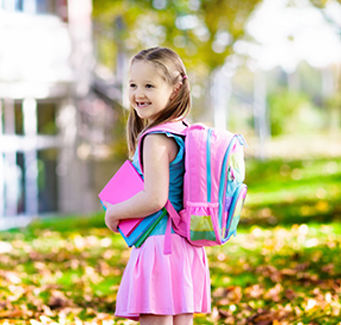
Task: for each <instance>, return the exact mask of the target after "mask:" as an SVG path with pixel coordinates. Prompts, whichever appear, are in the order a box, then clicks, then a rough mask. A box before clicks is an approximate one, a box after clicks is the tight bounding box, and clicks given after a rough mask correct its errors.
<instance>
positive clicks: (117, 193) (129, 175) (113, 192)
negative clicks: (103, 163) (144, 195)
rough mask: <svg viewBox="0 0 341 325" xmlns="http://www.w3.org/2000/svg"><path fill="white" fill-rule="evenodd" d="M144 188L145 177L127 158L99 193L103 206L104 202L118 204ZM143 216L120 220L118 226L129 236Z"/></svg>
mask: <svg viewBox="0 0 341 325" xmlns="http://www.w3.org/2000/svg"><path fill="white" fill-rule="evenodd" d="M143 188H144V185H143V179H142V178H141V176H140V174H139V173H138V172H137V170H136V169H135V167H134V166H133V164H132V163H131V161H130V160H126V161H125V162H124V164H123V165H122V166H121V167H120V168H119V170H118V171H117V172H116V173H115V175H114V176H113V177H112V178H111V179H110V180H109V182H108V183H107V184H106V185H105V186H104V188H103V189H102V191H101V192H100V193H99V194H98V197H99V199H100V201H101V204H102V206H103V208H104V209H105V210H106V207H105V205H104V202H108V203H111V204H117V203H120V202H123V201H125V200H128V199H130V198H131V197H133V196H134V195H136V194H137V193H139V192H140V191H142V190H143ZM141 221H142V218H134V219H126V220H122V221H120V223H119V225H118V227H119V230H120V232H121V231H122V233H123V234H124V236H129V235H130V234H131V232H132V231H133V230H134V229H136V227H137V226H138V224H139V223H140V222H141Z"/></svg>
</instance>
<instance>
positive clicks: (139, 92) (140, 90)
mask: <svg viewBox="0 0 341 325" xmlns="http://www.w3.org/2000/svg"><path fill="white" fill-rule="evenodd" d="M135 97H136V98H144V97H145V94H144V90H143V88H142V87H138V88H137V89H136V91H135Z"/></svg>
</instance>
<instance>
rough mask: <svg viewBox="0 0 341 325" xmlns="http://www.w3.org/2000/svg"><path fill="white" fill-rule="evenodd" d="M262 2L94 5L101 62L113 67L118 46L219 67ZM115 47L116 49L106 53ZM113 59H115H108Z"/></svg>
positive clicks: (201, 67)
mask: <svg viewBox="0 0 341 325" xmlns="http://www.w3.org/2000/svg"><path fill="white" fill-rule="evenodd" d="M259 2H260V0H247V1H236V0H214V1H206V0H198V1H190V0H187V1H177V0H170V1H155V0H154V1H152V0H145V1H136V0H128V1H123V0H120V1H118V0H117V1H109V0H98V1H94V4H93V7H94V9H93V13H94V18H95V26H96V28H95V31H96V34H95V37H96V39H97V40H98V43H99V45H100V48H99V50H100V53H99V55H100V59H101V61H102V63H104V64H107V65H109V66H110V67H112V63H113V62H114V59H115V55H117V51H118V49H119V48H121V50H122V49H124V50H125V51H129V52H133V53H135V52H136V51H138V50H140V49H142V48H145V47H150V46H155V45H160V46H168V47H171V48H173V49H174V50H176V51H177V52H178V53H179V55H180V56H181V57H182V58H183V60H184V62H185V64H186V66H188V67H189V68H194V67H195V68H196V69H199V70H202V71H203V72H205V71H206V70H207V69H208V70H213V69H214V68H215V67H217V66H219V65H221V64H222V63H223V62H224V60H225V58H226V56H227V55H228V54H230V53H231V51H232V45H233V43H234V42H235V41H236V40H237V39H238V38H240V37H241V36H242V35H243V34H244V25H245V23H246V21H247V18H248V17H249V15H250V13H251V12H252V11H253V9H254V7H255V6H256V4H257V3H259ZM108 43H109V44H112V43H114V44H115V45H114V47H115V49H116V51H111V52H110V53H108V49H112V48H113V46H112V45H105V44H108ZM108 58H111V59H108Z"/></svg>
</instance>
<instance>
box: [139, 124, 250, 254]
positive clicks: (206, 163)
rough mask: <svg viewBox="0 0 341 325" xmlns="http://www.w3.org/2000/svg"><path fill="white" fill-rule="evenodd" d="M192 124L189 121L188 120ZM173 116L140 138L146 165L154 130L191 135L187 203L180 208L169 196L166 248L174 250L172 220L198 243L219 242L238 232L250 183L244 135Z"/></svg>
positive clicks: (187, 152) (178, 230)
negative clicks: (146, 141)
mask: <svg viewBox="0 0 341 325" xmlns="http://www.w3.org/2000/svg"><path fill="white" fill-rule="evenodd" d="M186 124H187V123H186ZM186 124H184V123H181V122H168V123H165V124H162V125H158V126H156V127H153V128H150V129H148V130H147V131H146V132H145V133H143V134H142V135H141V137H140V139H139V148H140V152H139V159H140V166H141V170H142V159H141V158H142V157H141V156H142V147H141V144H142V140H143V138H144V136H145V135H147V134H148V133H153V132H160V131H163V132H170V133H173V134H176V135H180V136H184V137H185V173H184V185H183V209H182V210H181V211H180V212H179V213H178V212H177V211H176V210H175V209H174V207H173V205H172V204H171V202H170V201H169V200H168V201H167V204H166V206H165V208H166V210H167V211H168V214H169V216H170V218H169V220H168V224H167V230H166V234H165V247H164V253H165V254H169V253H171V240H170V237H171V236H170V234H171V224H172V223H173V229H174V231H175V232H176V233H178V234H179V235H181V236H183V237H185V238H186V239H187V240H188V241H189V242H190V243H191V244H192V245H195V246H215V245H222V244H224V243H226V242H227V241H228V240H229V239H230V238H231V236H232V235H234V236H236V233H237V225H238V223H239V219H240V215H241V211H242V207H243V205H244V201H245V197H246V193H247V186H246V185H245V184H244V183H243V181H244V177H245V164H244V153H243V145H246V142H245V140H244V138H243V136H242V135H239V134H234V133H231V132H229V131H226V130H218V129H215V128H209V127H207V126H206V125H204V124H201V123H195V124H192V125H186Z"/></svg>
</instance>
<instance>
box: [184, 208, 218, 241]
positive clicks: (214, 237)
mask: <svg viewBox="0 0 341 325" xmlns="http://www.w3.org/2000/svg"><path fill="white" fill-rule="evenodd" d="M217 215H218V203H202V204H200V203H199V204H198V203H197V204H195V205H191V204H190V203H189V204H187V217H188V221H187V222H188V223H189V225H190V226H189V233H188V234H187V239H188V240H189V241H190V242H191V243H192V244H193V245H199V246H203V245H205V246H212V245H217V243H219V241H220V238H219V236H218V224H217Z"/></svg>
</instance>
